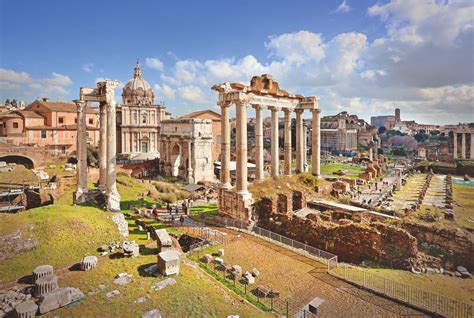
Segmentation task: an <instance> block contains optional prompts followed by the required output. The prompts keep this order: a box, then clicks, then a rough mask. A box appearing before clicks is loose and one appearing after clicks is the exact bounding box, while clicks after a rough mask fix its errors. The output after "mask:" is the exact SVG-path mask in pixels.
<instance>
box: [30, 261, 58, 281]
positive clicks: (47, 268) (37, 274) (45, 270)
mask: <svg viewBox="0 0 474 318" xmlns="http://www.w3.org/2000/svg"><path fill="white" fill-rule="evenodd" d="M50 275H53V266H51V265H41V266H38V267H36V268H35V269H34V270H33V280H34V282H36V280H37V279H38V278H41V277H45V276H50Z"/></svg>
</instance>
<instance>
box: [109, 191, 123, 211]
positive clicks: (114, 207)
mask: <svg viewBox="0 0 474 318" xmlns="http://www.w3.org/2000/svg"><path fill="white" fill-rule="evenodd" d="M107 211H112V212H120V211H121V210H120V194H119V193H118V191H117V190H115V191H112V192H110V193H109V194H108V195H107Z"/></svg>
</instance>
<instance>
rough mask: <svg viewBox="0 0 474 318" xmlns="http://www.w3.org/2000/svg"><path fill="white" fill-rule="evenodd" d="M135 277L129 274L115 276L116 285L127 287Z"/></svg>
mask: <svg viewBox="0 0 474 318" xmlns="http://www.w3.org/2000/svg"><path fill="white" fill-rule="evenodd" d="M132 277H133V275H130V274H127V273H120V274H117V276H115V279H114V284H117V285H127V284H128V283H130V282H131V281H132Z"/></svg>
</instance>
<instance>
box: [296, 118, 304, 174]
mask: <svg viewBox="0 0 474 318" xmlns="http://www.w3.org/2000/svg"><path fill="white" fill-rule="evenodd" d="M295 112H296V173H301V172H304V162H303V158H305V156H303V151H304V150H303V148H304V147H303V145H304V141H303V139H304V137H303V109H297V110H296V111H295Z"/></svg>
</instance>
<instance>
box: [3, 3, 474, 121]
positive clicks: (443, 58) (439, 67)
mask: <svg viewBox="0 0 474 318" xmlns="http://www.w3.org/2000/svg"><path fill="white" fill-rule="evenodd" d="M0 3H1V7H0V14H1V16H0V20H1V22H0V23H1V27H0V28H1V34H0V40H1V42H0V62H1V63H0V64H1V65H0V100H1V101H4V100H5V99H6V98H10V99H11V98H17V99H23V100H25V101H32V100H34V99H35V98H36V97H43V96H48V97H50V98H52V99H61V100H71V99H74V98H76V97H77V94H78V91H79V87H81V86H89V87H92V86H95V81H96V80H97V79H101V78H111V79H117V80H119V81H121V82H122V83H124V82H126V81H127V80H128V79H129V78H130V77H131V76H132V68H133V66H134V64H135V60H136V59H137V58H138V59H139V60H140V61H141V64H142V69H143V74H144V77H145V78H146V79H147V80H148V82H149V83H150V84H151V85H152V87H153V88H154V91H155V96H156V99H155V101H156V102H158V101H160V100H164V101H165V103H166V104H167V105H168V108H169V110H170V111H171V112H173V113H174V114H177V115H178V114H183V113H186V112H188V111H192V110H196V109H202V108H214V107H215V99H216V96H215V93H214V92H212V91H211V90H210V86H212V85H213V84H216V83H221V82H226V81H240V82H248V81H249V80H250V77H251V76H252V75H256V74H261V73H270V74H273V75H274V77H275V78H276V80H277V81H279V82H280V86H281V87H282V88H287V89H288V90H290V91H294V92H299V93H303V94H311V95H318V96H320V97H321V108H322V109H323V114H327V115H330V114H334V113H336V112H339V111H341V110H347V111H349V112H351V113H356V114H358V115H361V116H363V117H365V118H366V119H369V116H370V115H377V114H385V113H391V112H392V110H393V108H395V107H400V108H401V109H402V119H415V120H417V121H419V122H433V123H448V122H458V121H469V120H471V121H474V118H473V107H474V106H473V103H474V102H473V100H474V89H473V83H474V69H473V67H474V66H473V65H474V64H473V58H472V56H473V55H474V52H473V51H474V49H473V45H474V44H473V43H474V42H473V41H474V40H473V34H474V31H473V28H474V21H473V20H474V18H473V17H474V9H473V4H472V2H471V1H463V0H461V1H454V2H449V3H445V2H442V1H437V2H432V1H422V0H406V1H401V0H391V1H383V2H375V1H355V0H346V1H314V0H313V1H296V2H295V1H291V2H290V1H276V0H275V1H233V2H226V1H173V2H164V1H163V2H159V1H60V0H57V1H52V0H45V1H23V0H17V1H6V0H0ZM117 96H118V98H117V99H120V98H119V96H120V91H117ZM469 117H470V119H469Z"/></svg>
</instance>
